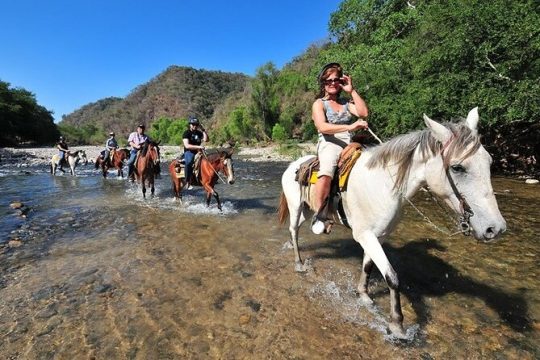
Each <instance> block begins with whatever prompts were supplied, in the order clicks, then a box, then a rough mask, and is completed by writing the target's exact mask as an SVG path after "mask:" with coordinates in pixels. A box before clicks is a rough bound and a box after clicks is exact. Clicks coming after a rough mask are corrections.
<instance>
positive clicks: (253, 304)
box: [246, 299, 261, 312]
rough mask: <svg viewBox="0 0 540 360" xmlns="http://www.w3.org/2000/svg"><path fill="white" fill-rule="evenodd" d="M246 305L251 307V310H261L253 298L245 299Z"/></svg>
mask: <svg viewBox="0 0 540 360" xmlns="http://www.w3.org/2000/svg"><path fill="white" fill-rule="evenodd" d="M246 305H247V306H249V307H250V308H251V310H253V311H255V312H259V310H261V304H260V303H258V302H256V301H255V300H251V299H250V300H248V301H246Z"/></svg>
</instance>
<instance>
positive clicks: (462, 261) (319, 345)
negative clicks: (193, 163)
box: [0, 159, 540, 359]
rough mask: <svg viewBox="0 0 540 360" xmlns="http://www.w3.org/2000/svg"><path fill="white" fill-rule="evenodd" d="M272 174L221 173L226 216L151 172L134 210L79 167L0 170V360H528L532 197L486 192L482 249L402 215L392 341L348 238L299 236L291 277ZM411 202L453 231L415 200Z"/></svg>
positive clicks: (538, 328) (380, 296)
mask: <svg viewBox="0 0 540 360" xmlns="http://www.w3.org/2000/svg"><path fill="white" fill-rule="evenodd" d="M285 167H286V164H285V163H254V162H249V161H245V159H236V161H235V170H236V176H237V182H236V183H235V184H234V185H218V186H217V190H218V192H219V193H220V196H221V198H222V201H223V208H224V211H223V213H220V212H219V211H218V210H217V208H216V205H215V202H214V201H212V205H211V207H210V208H206V206H204V205H203V192H202V190H201V189H200V188H199V189H197V190H195V191H191V192H189V193H188V194H187V196H185V198H184V202H183V203H182V204H180V203H178V202H175V201H174V200H173V199H172V192H171V190H170V181H169V179H168V176H167V174H165V171H163V178H162V179H160V180H158V182H157V185H156V196H155V197H154V198H152V199H148V200H143V199H142V193H141V191H140V189H139V188H137V186H136V185H134V184H130V183H128V182H126V181H125V180H118V179H116V178H114V176H113V173H112V172H111V173H110V176H111V177H110V178H109V179H106V180H105V179H103V178H101V177H100V176H99V174H98V172H97V171H94V170H93V168H92V167H91V165H88V166H86V167H79V168H77V172H78V176H77V177H71V176H56V177H53V176H51V175H50V174H48V173H47V169H46V168H45V167H42V168H41V167H32V168H14V167H0V189H2V191H1V194H0V246H1V247H0V269H1V271H2V276H1V278H0V355H1V357H2V358H20V359H47V358H51V359H52V358H58V359H73V358H97V359H116V358H119V359H123V358H133V359H153V358H155V359H167V358H171V359H176V358H223V359H233V358H234V359H237V358H239V359H243V358H246V359H247V358H249V359H253V358H272V359H274V358H275V359H280V358H287V359H326V358H340V359H341V358H343V359H347V358H351V359H352V358H354V359H358V358H365V359H372V358H384V357H388V358H392V359H411V358H414V359H418V358H420V359H444V358H495V359H511V358H519V359H534V358H539V357H540V349H539V345H538V343H539V339H540V336H539V334H540V324H539V317H540V291H539V288H540V284H539V282H538V280H537V273H538V268H539V265H540V264H539V259H538V254H539V251H538V250H539V245H538V242H537V240H536V239H537V238H538V234H537V232H538V231H537V229H538V228H539V225H540V214H539V210H538V204H539V199H540V195H539V193H538V187H537V186H526V185H524V184H523V183H522V182H521V181H515V180H510V179H503V178H496V179H494V180H493V185H494V188H495V190H496V191H497V193H498V196H497V198H498V201H499V206H500V208H501V212H502V213H503V215H504V216H505V218H506V220H507V224H508V231H507V233H506V234H505V235H504V236H503V238H502V239H501V240H500V241H498V242H496V243H493V244H489V245H487V244H483V243H477V242H476V241H475V240H474V239H472V238H470V237H463V236H461V235H457V236H453V237H448V236H446V235H445V234H443V233H441V232H440V231H437V230H436V229H434V228H433V227H431V226H430V225H429V224H427V223H426V222H424V221H423V220H422V218H421V216H420V215H418V214H417V213H416V212H415V211H414V210H413V209H412V208H411V207H407V208H406V209H405V213H404V218H403V220H402V222H401V224H400V226H399V227H398V229H397V231H396V232H395V233H394V234H393V236H392V237H391V241H390V242H389V244H388V245H387V246H386V252H387V254H388V256H389V258H390V261H391V262H392V264H393V265H394V268H395V269H396V270H397V272H398V274H399V276H400V281H401V284H402V287H403V296H402V305H403V311H404V315H405V322H404V324H405V327H406V329H407V334H408V336H409V340H408V341H397V340H395V339H393V338H392V337H390V336H389V335H388V334H387V325H388V315H389V297H388V291H387V288H386V285H385V283H384V281H383V279H382V278H381V276H380V275H379V274H378V273H375V272H374V275H373V276H372V281H371V283H370V291H371V294H372V296H373V299H374V302H375V303H374V305H373V306H365V305H362V303H361V302H360V300H359V299H358V297H357V296H356V293H355V288H356V283H357V281H358V277H359V268H360V265H361V255H362V250H361V248H360V246H359V245H358V244H356V243H355V242H354V241H353V240H351V235H350V231H348V230H347V229H346V228H343V227H336V229H335V230H334V232H333V233H332V234H331V235H329V236H326V235H322V236H316V235H313V234H311V233H310V232H308V231H307V229H306V228H302V229H301V232H300V246H301V251H302V254H303V256H304V258H306V259H307V261H308V263H309V265H310V270H309V271H308V272H307V273H306V274H298V273H295V272H294V261H293V259H294V257H293V253H292V250H291V249H289V248H287V247H286V246H284V244H285V242H286V240H287V239H288V236H289V235H288V230H287V228H286V227H285V226H282V227H280V226H278V224H277V221H276V214H275V209H276V206H277V202H278V196H279V192H280V182H279V177H280V174H281V173H282V172H283V170H284V169H285ZM163 169H166V167H165V166H163ZM13 201H21V202H22V203H24V204H25V209H27V210H29V211H28V212H27V213H26V216H27V217H26V218H24V217H21V216H20V215H19V214H20V211H18V210H14V209H11V208H10V206H9V205H10V203H11V202H13ZM414 202H415V204H416V205H417V206H418V207H419V208H420V209H421V210H422V211H423V212H424V213H426V214H429V216H430V218H431V219H432V220H433V221H434V222H435V223H436V224H437V226H439V227H441V228H449V227H450V223H449V221H448V220H447V218H446V215H445V213H444V211H442V210H441V209H440V208H439V207H438V206H436V205H434V204H433V202H431V201H430V200H429V199H428V197H427V195H426V194H424V193H420V194H419V195H418V196H417V197H416V198H415V201H414ZM449 231H450V230H449Z"/></svg>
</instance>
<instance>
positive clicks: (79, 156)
mask: <svg viewBox="0 0 540 360" xmlns="http://www.w3.org/2000/svg"><path fill="white" fill-rule="evenodd" d="M66 161H67V163H68V165H69V169H70V170H71V175H72V176H75V167H76V166H77V164H78V163H79V162H82V163H83V164H84V165H86V164H87V163H88V159H87V158H86V153H85V152H84V150H77V151H74V152H71V151H69V152H68V153H67V154H66ZM57 169H58V170H60V171H62V172H63V173H65V170H64V169H63V168H62V164H60V156H59V155H58V154H55V155H53V157H52V159H51V174H53V175H56V170H57Z"/></svg>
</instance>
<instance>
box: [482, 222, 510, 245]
mask: <svg viewBox="0 0 540 360" xmlns="http://www.w3.org/2000/svg"><path fill="white" fill-rule="evenodd" d="M505 231H506V222H503V223H502V224H500V225H492V226H489V227H488V228H487V229H486V230H485V231H484V239H485V240H486V241H491V240H494V239H495V238H496V237H497V236H499V235H500V234H502V233H504V232H505Z"/></svg>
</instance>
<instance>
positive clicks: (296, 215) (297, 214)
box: [288, 204, 307, 272]
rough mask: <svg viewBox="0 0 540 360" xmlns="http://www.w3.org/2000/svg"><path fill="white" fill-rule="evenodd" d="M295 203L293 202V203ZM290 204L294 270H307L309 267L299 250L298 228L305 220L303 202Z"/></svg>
mask: <svg viewBox="0 0 540 360" xmlns="http://www.w3.org/2000/svg"><path fill="white" fill-rule="evenodd" d="M291 205H293V204H291ZM291 205H288V206H289V232H290V233H291V243H292V246H293V250H294V270H295V271H296V272H306V271H307V267H306V265H305V264H304V262H303V261H302V257H301V256H300V251H299V250H298V229H299V228H300V224H302V223H303V222H304V220H305V216H303V207H304V206H303V204H300V206H291Z"/></svg>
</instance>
